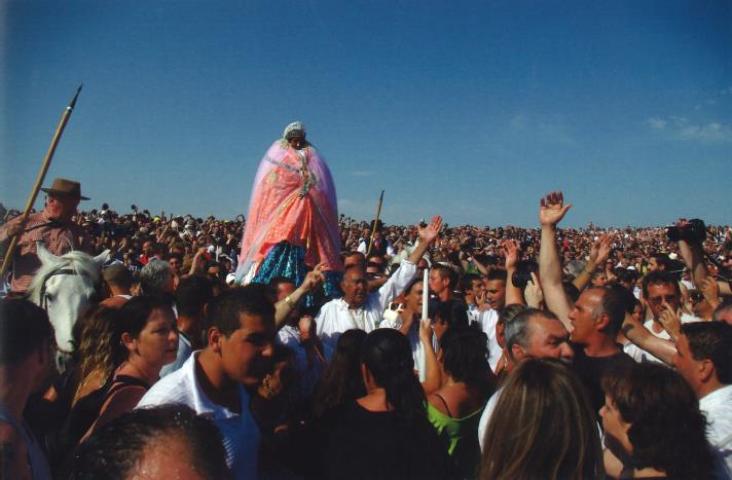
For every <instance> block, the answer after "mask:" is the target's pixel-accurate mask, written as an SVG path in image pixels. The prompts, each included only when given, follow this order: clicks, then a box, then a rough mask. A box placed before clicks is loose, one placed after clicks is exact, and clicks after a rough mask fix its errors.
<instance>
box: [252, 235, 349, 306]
mask: <svg viewBox="0 0 732 480" xmlns="http://www.w3.org/2000/svg"><path fill="white" fill-rule="evenodd" d="M309 270H310V269H308V267H307V265H305V249H304V248H303V247H298V246H295V245H290V244H289V243H287V242H280V243H278V244H277V245H275V246H274V247H272V249H271V250H270V251H269V253H268V254H267V256H266V257H265V258H264V260H262V263H261V265H259V268H258V269H257V273H256V274H255V275H254V278H252V283H263V284H265V285H268V284H269V282H270V281H271V280H272V279H273V278H276V277H285V278H288V279H290V280H292V281H293V282H295V285H297V286H300V285H302V282H303V281H304V280H305V275H306V274H307V273H308V271H309ZM342 278H343V273H341V272H325V283H324V284H323V292H322V294H321V295H313V294H310V295H307V296H306V298H305V305H306V306H308V307H312V306H313V305H314V304H315V297H316V296H324V297H325V299H326V300H329V299H331V298H337V297H340V296H341V289H340V287H339V285H340V282H341V279H342Z"/></svg>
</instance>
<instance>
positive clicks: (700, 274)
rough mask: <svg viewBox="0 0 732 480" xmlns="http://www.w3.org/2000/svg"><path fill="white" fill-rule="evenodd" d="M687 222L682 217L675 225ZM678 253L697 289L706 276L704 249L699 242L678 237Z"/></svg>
mask: <svg viewBox="0 0 732 480" xmlns="http://www.w3.org/2000/svg"><path fill="white" fill-rule="evenodd" d="M688 224H689V222H687V221H686V220H685V219H683V218H682V219H680V220H679V221H678V222H676V226H677V227H684V226H686V225H688ZM679 253H680V254H681V258H682V259H683V260H684V264H685V265H686V268H688V269H689V271H690V272H691V279H692V280H693V281H694V285H695V286H696V288H697V289H699V288H701V284H702V282H703V281H704V279H705V278H707V267H706V265H704V250H703V248H702V244H701V242H699V241H697V240H695V241H688V240H684V239H680V240H679Z"/></svg>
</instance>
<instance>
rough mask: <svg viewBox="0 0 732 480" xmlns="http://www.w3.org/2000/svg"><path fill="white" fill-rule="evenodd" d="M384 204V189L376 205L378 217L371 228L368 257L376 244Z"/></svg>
mask: <svg viewBox="0 0 732 480" xmlns="http://www.w3.org/2000/svg"><path fill="white" fill-rule="evenodd" d="M383 204H384V191H383V190H382V191H381V195H379V205H378V206H377V207H376V219H375V220H374V228H372V229H371V237H369V248H368V249H367V250H366V259H367V260H368V258H369V255H371V247H373V246H374V236H376V228H377V227H378V225H379V217H380V216H381V206H382V205H383Z"/></svg>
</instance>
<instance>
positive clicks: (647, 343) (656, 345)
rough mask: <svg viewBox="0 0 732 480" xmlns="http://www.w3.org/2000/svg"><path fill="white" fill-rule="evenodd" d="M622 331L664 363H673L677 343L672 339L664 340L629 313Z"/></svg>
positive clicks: (629, 338)
mask: <svg viewBox="0 0 732 480" xmlns="http://www.w3.org/2000/svg"><path fill="white" fill-rule="evenodd" d="M622 331H623V333H624V334H625V336H626V337H627V339H628V340H630V341H631V342H633V343H635V344H636V345H638V346H639V347H640V348H642V349H643V350H645V351H646V352H648V353H650V354H652V355H653V356H655V357H656V358H659V359H661V360H662V361H663V363H665V364H667V365H673V357H674V355H675V354H676V345H674V343H673V342H671V341H670V340H664V339H662V338H659V337H657V336H655V335H654V334H652V333H651V332H649V331H648V329H646V327H644V326H643V325H642V324H641V323H640V322H638V321H636V320H634V319H633V316H632V315H631V314H629V313H626V314H625V320H624V321H623V327H622Z"/></svg>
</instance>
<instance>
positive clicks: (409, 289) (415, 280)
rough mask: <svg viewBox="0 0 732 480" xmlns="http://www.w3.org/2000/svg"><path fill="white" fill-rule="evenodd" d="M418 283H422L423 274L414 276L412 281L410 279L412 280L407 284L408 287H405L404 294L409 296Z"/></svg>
mask: <svg viewBox="0 0 732 480" xmlns="http://www.w3.org/2000/svg"><path fill="white" fill-rule="evenodd" d="M418 283H422V276H421V275H417V276H416V277H414V278H413V279H412V280H411V281H410V282H409V283H408V284H407V286H406V287H405V288H404V292H403V294H404V296H407V295H409V294H410V293H412V289H413V288H414V286H415V285H417V284H418Z"/></svg>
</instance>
